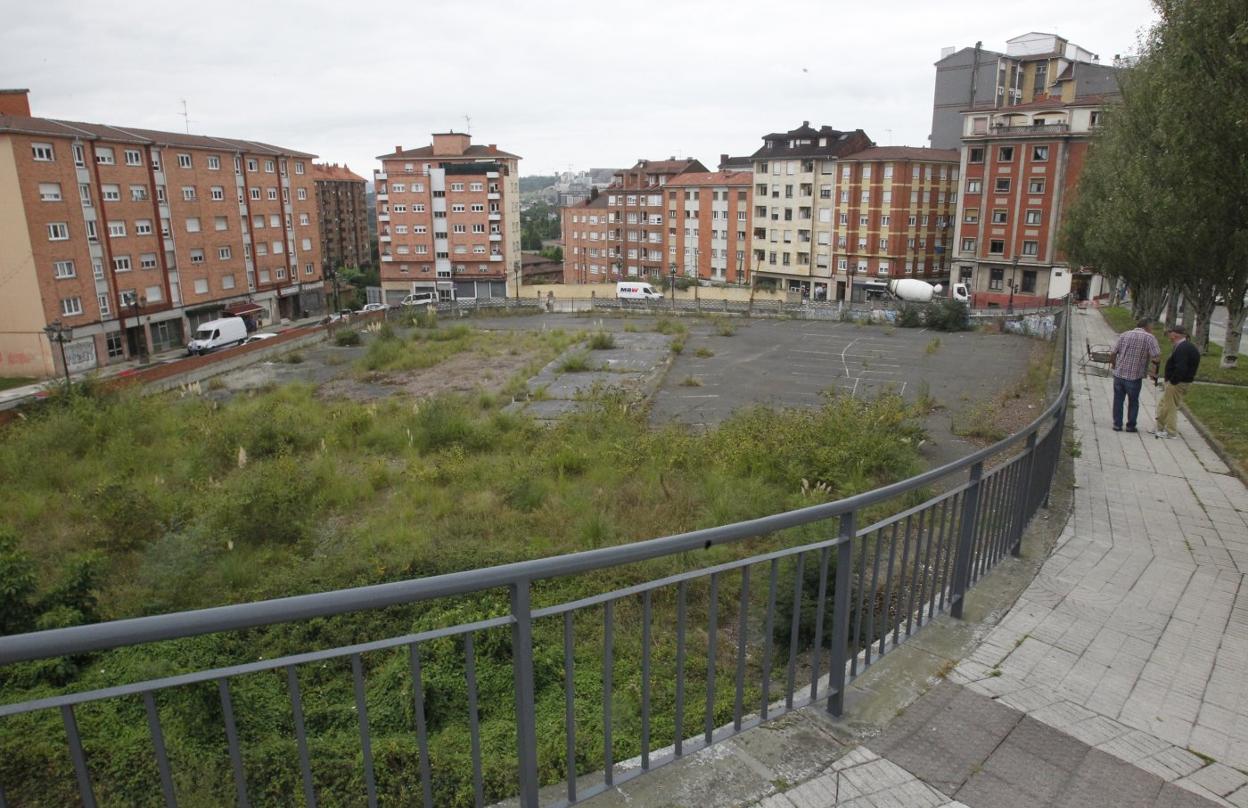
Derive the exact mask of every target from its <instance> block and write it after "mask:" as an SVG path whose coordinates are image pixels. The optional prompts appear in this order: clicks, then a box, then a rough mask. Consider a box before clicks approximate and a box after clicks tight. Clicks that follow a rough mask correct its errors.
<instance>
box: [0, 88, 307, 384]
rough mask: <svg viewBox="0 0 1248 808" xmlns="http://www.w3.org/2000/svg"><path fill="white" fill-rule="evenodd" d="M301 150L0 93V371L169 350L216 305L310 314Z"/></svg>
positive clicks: (30, 372) (253, 316)
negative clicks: (104, 117)
mask: <svg viewBox="0 0 1248 808" xmlns="http://www.w3.org/2000/svg"><path fill="white" fill-rule="evenodd" d="M314 156H315V155H312V154H308V153H305V152H300V151H295V150H293V149H289V148H284V147H280V146H272V145H269V144H266V143H260V142H257V141H251V140H238V139H233V138H223V137H210V136H204V135H187V134H181V133H175V132H157V131H152V130H147V129H136V128H132V127H123V126H116V125H106V124H95V123H80V122H75V121H63V120H52V119H48V118H37V117H32V116H31V115H30V107H29V101H28V97H27V95H26V92H25V91H16V92H8V93H4V94H3V95H0V276H2V277H3V279H4V282H5V287H4V294H3V295H0V375H14V376H48V375H52V374H54V373H59V372H61V370H62V368H61V364H60V363H61V360H60V352H59V351H53V350H52V349H51V346H50V345H49V344H48V339H47V337H46V336H45V335H44V332H43V329H44V327H45V326H47V325H48V324H50V323H52V322H54V321H59V322H60V323H62V324H64V325H66V326H71V327H72V328H73V340H72V342H70V343H69V344H67V345H66V346H65V347H66V351H65V354H66V363H67V364H68V365H69V369H70V370H71V371H79V370H88V369H91V368H95V367H99V366H103V365H108V364H110V363H115V362H117V361H120V360H123V359H126V358H128V357H131V356H135V355H141V356H150V355H151V354H152V353H154V352H159V351H162V350H168V349H173V348H178V347H180V346H182V345H184V344H185V343H186V340H187V337H188V335H189V334H190V333H191V332H192V331H193V330H194V329H195V328H196V327H197V326H198V325H199V323H200V322H203V321H204V320H209V319H213V318H215V317H217V316H220V315H221V314H223V313H226V312H229V313H239V314H244V315H246V316H247V317H248V318H249V320H251V321H252V322H253V323H256V322H263V321H264V320H276V319H279V318H282V317H296V316H301V315H305V314H312V313H319V312H321V311H323V310H324V305H325V298H324V292H323V289H322V280H321V279H322V274H321V259H320V246H319V239H318V235H317V233H318V224H317V209H316V200H315V187H314V185H313V182H312V176H311V173H310V171H309V168H310V166H311V162H312V158H313V157H314Z"/></svg>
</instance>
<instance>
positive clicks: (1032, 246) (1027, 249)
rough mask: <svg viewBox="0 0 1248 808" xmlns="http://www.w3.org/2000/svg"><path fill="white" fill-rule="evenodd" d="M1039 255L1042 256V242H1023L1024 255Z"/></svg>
mask: <svg viewBox="0 0 1248 808" xmlns="http://www.w3.org/2000/svg"><path fill="white" fill-rule="evenodd" d="M1039 254H1040V242H1038V241H1024V242H1023V255H1039Z"/></svg>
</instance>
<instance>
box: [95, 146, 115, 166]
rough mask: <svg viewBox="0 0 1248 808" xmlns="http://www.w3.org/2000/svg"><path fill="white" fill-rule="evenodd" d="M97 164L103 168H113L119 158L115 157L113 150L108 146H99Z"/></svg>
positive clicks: (96, 156) (96, 155) (96, 152)
mask: <svg viewBox="0 0 1248 808" xmlns="http://www.w3.org/2000/svg"><path fill="white" fill-rule="evenodd" d="M95 162H96V163H98V164H100V165H102V166H111V165H116V164H117V158H116V157H114V156H113V150H112V149H111V148H109V147H108V146H99V147H98V148H96V150H95Z"/></svg>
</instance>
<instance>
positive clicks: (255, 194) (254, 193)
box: [251, 188, 260, 202]
mask: <svg viewBox="0 0 1248 808" xmlns="http://www.w3.org/2000/svg"><path fill="white" fill-rule="evenodd" d="M251 201H253V202H259V201H260V189H259V188H252V189H251Z"/></svg>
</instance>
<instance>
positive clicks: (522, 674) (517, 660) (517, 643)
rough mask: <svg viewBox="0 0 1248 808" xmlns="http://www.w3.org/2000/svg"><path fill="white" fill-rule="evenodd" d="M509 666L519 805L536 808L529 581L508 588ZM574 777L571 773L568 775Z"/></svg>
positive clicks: (535, 739) (535, 735)
mask: <svg viewBox="0 0 1248 808" xmlns="http://www.w3.org/2000/svg"><path fill="white" fill-rule="evenodd" d="M511 617H512V620H513V621H514V622H513V623H512V624H511V663H512V667H513V673H514V678H515V690H516V753H517V757H516V759H517V761H518V763H519V767H520V795H519V797H520V805H521V806H522V808H538V800H537V719H536V716H535V715H534V704H533V614H532V607H531V604H530V602H529V581H528V580H527V579H526V580H520V581H516V582H515V583H513V584H512V585H511ZM568 776H569V777H575V776H576V775H575V773H569V775H568Z"/></svg>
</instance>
